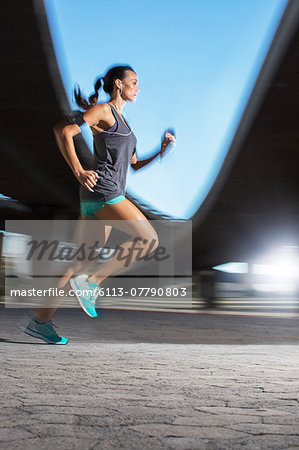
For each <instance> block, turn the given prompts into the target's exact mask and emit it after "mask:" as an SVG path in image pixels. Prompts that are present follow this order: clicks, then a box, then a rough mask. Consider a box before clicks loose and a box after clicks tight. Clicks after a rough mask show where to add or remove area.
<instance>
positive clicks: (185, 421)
mask: <svg viewBox="0 0 299 450" xmlns="http://www.w3.org/2000/svg"><path fill="white" fill-rule="evenodd" d="M0 315H1V316H0V352H1V354H0V357H1V369H0V372H1V374H0V380H1V413H0V414H1V421H0V449H1V450H2V449H10V450H12V449H13V450H14V449H22V450H23V449H24V450H26V449H37V450H40V449H51V450H52V449H53V448H55V449H57V450H59V449H104V450H106V449H142V450H143V449H155V450H158V449H239V448H242V449H244V448H245V449H260V448H275V449H285V448H292V449H294V448H299V379H298V375H299V351H298V343H299V330H298V324H299V319H277V318H275V319H273V318H265V317H263V318H258V317H239V316H232V317H229V316H221V315H219V316H215V315H213V316H212V315H211V316H209V315H207V314H206V315H200V314H199V315H196V314H169V313H152V312H151V313H149V312H137V311H131V312H130V311H109V310H105V311H103V314H102V316H101V317H100V318H98V319H94V320H93V319H90V318H88V317H87V316H86V315H84V313H83V312H82V311H80V310H61V311H59V312H58V313H57V315H56V316H55V319H56V321H55V322H57V323H58V325H59V332H60V333H61V334H63V335H64V336H67V337H69V338H70V342H69V344H68V345H66V346H51V345H47V344H44V343H42V342H41V341H39V340H36V339H34V338H31V337H30V336H27V335H25V334H23V333H22V332H21V331H19V330H18V329H17V328H16V326H17V324H18V323H19V322H20V320H21V321H22V320H23V319H22V317H23V315H24V312H23V311H20V310H4V309H1V310H0Z"/></svg>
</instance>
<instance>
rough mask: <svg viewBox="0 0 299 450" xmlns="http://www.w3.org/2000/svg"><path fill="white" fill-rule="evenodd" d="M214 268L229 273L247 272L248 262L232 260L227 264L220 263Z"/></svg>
mask: <svg viewBox="0 0 299 450" xmlns="http://www.w3.org/2000/svg"><path fill="white" fill-rule="evenodd" d="M213 269H216V270H220V271H221V272H227V273H247V272H248V264H247V263H244V262H230V263H226V264H220V265H219V266H215V267H213Z"/></svg>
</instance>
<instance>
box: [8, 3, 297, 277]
mask: <svg viewBox="0 0 299 450" xmlns="http://www.w3.org/2000/svg"><path fill="white" fill-rule="evenodd" d="M298 3H299V2H298V1H296V0H292V1H290V2H289V4H288V6H287V8H286V11H285V14H284V17H283V19H282V21H281V23H280V26H279V28H278V30H277V33H276V36H275V38H274V41H273V43H272V46H271V49H270V51H269V53H268V55H267V58H266V60H265V63H264V65H263V68H262V70H261V73H260V75H259V78H258V80H257V83H256V86H255V88H254V90H253V93H252V95H251V98H250V100H249V103H248V105H247V108H246V110H245V112H244V114H243V117H242V119H241V121H240V124H239V127H238V130H237V132H236V135H235V138H234V140H233V142H232V144H231V148H230V149H229V151H228V154H227V157H226V159H225V162H224V164H223V167H222V169H221V171H220V173H219V176H218V177H217V180H216V182H215V184H214V186H213V187H212V189H211V191H210V193H209V194H208V196H207V198H206V199H205V201H204V203H203V204H202V205H201V206H200V208H199V210H198V211H197V213H196V214H195V215H194V217H193V218H192V220H193V265H194V268H196V269H203V268H209V267H212V266H214V265H216V264H221V263H224V262H228V261H241V260H244V261H246V260H249V259H250V258H252V257H254V255H255V254H257V253H258V252H260V251H262V249H264V248H265V249H266V248H267V247H268V246H270V245H276V244H280V243H282V244H283V243H286V244H287V243H288V242H289V243H290V245H299V237H298V236H299V234H298V232H299V181H298V169H299V145H298V144H299V128H298V123H299V85H298V80H299V59H298V56H299V33H298V23H299V4H298ZM1 12H2V24H1V25H2V26H1V31H0V33H1V39H2V63H3V64H2V67H3V69H2V71H1V72H0V77H1V78H0V79H1V102H0V107H1V110H2V111H1V113H2V120H1V125H0V147H1V153H2V157H1V166H0V192H1V194H4V195H7V196H9V197H12V198H13V199H16V200H18V201H19V202H20V203H18V208H15V204H14V203H13V202H10V203H9V202H5V203H4V202H2V208H1V209H0V215H1V218H2V224H3V220H4V219H5V218H14V217H18V218H55V217H70V218H72V217H76V215H77V214H78V211H79V202H78V183H77V181H76V180H75V178H74V176H73V174H72V172H71V170H70V169H69V168H68V167H67V165H66V163H65V161H64V159H63V158H62V156H61V155H60V153H59V151H58V149H57V146H56V143H55V140H54V135H53V133H52V126H53V125H54V124H55V123H57V121H58V120H59V119H60V117H61V116H62V115H64V114H65V113H67V112H70V106H69V104H68V101H67V98H66V95H65V91H64V87H63V83H62V80H61V77H60V72H59V68H58V65H57V61H56V57H55V53H54V49H53V44H52V41H51V36H50V32H49V27H48V23H47V17H46V13H45V8H44V5H43V1H42V0H36V1H30V0H26V1H20V2H18V11H17V14H16V13H15V3H14V2H6V3H5V7H2V11H1ZM75 139H76V147H77V149H78V153H79V158H80V160H81V161H82V163H83V165H84V166H85V167H88V166H89V164H90V160H91V154H90V151H89V149H88V147H87V145H86V144H85V142H84V140H83V139H82V137H81V136H80V135H79V136H77V137H76V138H75ZM147 216H148V217H150V218H160V216H159V215H155V214H153V213H147ZM2 226H3V225H2Z"/></svg>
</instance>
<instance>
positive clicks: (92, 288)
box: [70, 274, 99, 317]
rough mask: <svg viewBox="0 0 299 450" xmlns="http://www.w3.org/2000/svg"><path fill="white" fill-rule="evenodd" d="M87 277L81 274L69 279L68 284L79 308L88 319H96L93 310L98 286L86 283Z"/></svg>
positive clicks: (94, 310)
mask: <svg viewBox="0 0 299 450" xmlns="http://www.w3.org/2000/svg"><path fill="white" fill-rule="evenodd" d="M87 277H88V275H86V274H82V275H78V276H77V277H74V278H71V279H70V284H71V286H72V288H73V290H74V292H75V294H76V297H77V299H78V301H79V303H80V305H81V308H82V309H83V310H84V311H85V312H86V314H88V315H89V316H90V317H97V315H98V314H97V312H96V309H95V303H96V298H97V294H98V289H99V287H98V285H97V284H96V283H88V281H87Z"/></svg>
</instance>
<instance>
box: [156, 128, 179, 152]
mask: <svg viewBox="0 0 299 450" xmlns="http://www.w3.org/2000/svg"><path fill="white" fill-rule="evenodd" d="M169 144H172V145H174V146H175V145H176V139H175V136H174V135H173V134H172V133H170V132H169V131H166V132H165V134H164V137H163V140H162V142H161V150H160V155H161V156H162V155H163V153H164V152H165V150H166V148H167V147H168V145H169Z"/></svg>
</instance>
